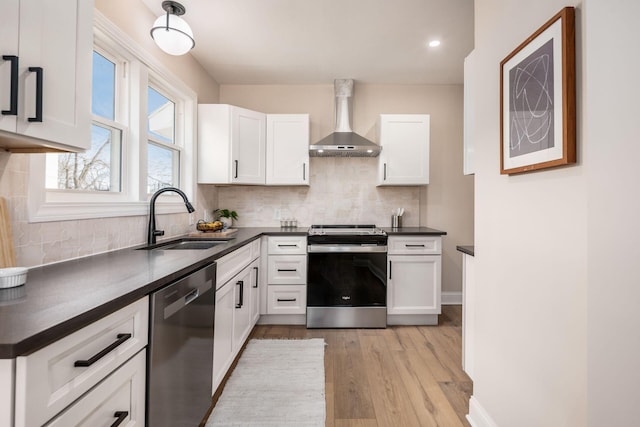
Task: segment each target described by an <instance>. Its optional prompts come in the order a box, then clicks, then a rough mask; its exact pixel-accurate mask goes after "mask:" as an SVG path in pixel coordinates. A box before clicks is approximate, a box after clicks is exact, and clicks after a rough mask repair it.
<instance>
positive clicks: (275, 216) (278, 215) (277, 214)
mask: <svg viewBox="0 0 640 427" xmlns="http://www.w3.org/2000/svg"><path fill="white" fill-rule="evenodd" d="M281 216H282V212H280V209H274V210H273V219H277V220H280V218H281Z"/></svg>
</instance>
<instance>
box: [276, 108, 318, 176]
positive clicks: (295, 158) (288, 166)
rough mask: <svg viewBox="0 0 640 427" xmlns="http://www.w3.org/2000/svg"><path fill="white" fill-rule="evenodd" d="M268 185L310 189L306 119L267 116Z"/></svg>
mask: <svg viewBox="0 0 640 427" xmlns="http://www.w3.org/2000/svg"><path fill="white" fill-rule="evenodd" d="M266 183H267V185H309V115H308V114H268V115H267V180H266Z"/></svg>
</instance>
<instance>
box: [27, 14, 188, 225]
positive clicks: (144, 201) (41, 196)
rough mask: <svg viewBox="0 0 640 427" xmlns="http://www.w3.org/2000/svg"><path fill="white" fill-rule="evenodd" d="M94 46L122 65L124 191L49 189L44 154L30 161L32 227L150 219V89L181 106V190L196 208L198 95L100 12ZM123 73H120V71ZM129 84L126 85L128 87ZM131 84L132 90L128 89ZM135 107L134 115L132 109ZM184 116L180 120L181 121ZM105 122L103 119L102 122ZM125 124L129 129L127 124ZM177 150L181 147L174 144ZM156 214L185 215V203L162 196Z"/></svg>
mask: <svg viewBox="0 0 640 427" xmlns="http://www.w3.org/2000/svg"><path fill="white" fill-rule="evenodd" d="M94 46H95V48H96V50H97V51H98V52H99V53H101V54H102V51H104V52H106V53H107V54H108V55H109V56H110V59H113V58H114V57H115V58H118V60H120V59H122V60H123V62H122V64H119V65H121V66H120V67H116V68H117V72H118V73H124V75H125V76H126V79H121V78H116V82H120V83H117V84H116V91H118V92H117V93H118V95H120V97H121V99H125V98H126V100H125V102H123V103H122V104H121V105H118V106H116V121H115V122H114V124H115V125H116V127H118V128H122V129H123V133H122V147H123V150H122V151H123V155H122V164H121V191H120V192H112V191H110V192H91V191H77V190H73V191H65V190H52V189H46V188H45V155H44V154H33V155H31V156H30V159H29V161H30V174H29V176H30V178H29V192H28V193H29V195H28V211H29V222H47V221H65V220H75V219H90V218H105V217H121V216H137V215H147V214H148V212H149V206H148V205H149V198H150V195H148V194H147V182H146V178H147V173H146V172H147V158H146V154H147V153H146V150H147V148H146V147H147V141H148V140H149V138H148V134H147V86H148V85H149V82H151V86H152V87H154V88H161V89H162V90H163V91H165V92H166V93H168V94H170V95H171V97H172V101H174V102H175V103H176V130H175V132H176V136H175V139H176V141H175V142H176V143H177V142H178V138H179V139H180V142H179V149H180V150H181V154H180V177H179V179H180V189H181V190H182V191H184V192H185V193H186V194H187V196H188V197H189V200H190V201H191V202H192V204H194V205H195V202H196V200H195V194H196V185H195V183H196V178H195V174H196V163H195V150H196V145H195V144H196V119H197V114H196V112H197V95H196V93H195V92H194V91H193V90H192V89H191V88H189V87H188V86H187V85H186V84H184V83H183V82H181V81H180V79H178V78H177V77H175V76H174V75H173V74H172V73H171V72H169V71H168V70H167V69H166V68H165V67H164V65H162V64H161V63H160V62H159V61H158V60H157V59H156V58H155V57H153V56H152V55H151V54H149V53H148V52H146V51H145V50H143V49H142V48H141V47H140V46H138V44H137V43H136V42H135V41H133V40H132V39H131V38H130V37H129V36H128V35H126V34H125V33H123V32H122V31H121V30H120V29H119V28H118V27H117V26H115V25H114V24H113V23H111V22H110V21H109V20H108V19H107V18H105V17H104V15H102V14H101V13H100V12H99V11H97V10H96V11H95V18H94ZM118 68H119V69H118ZM123 81H124V82H127V83H126V84H123ZM127 85H128V86H127ZM129 107H130V110H129V109H128V108H129ZM179 114H180V116H179ZM103 120H104V119H100V121H103ZM123 124H124V125H123ZM175 145H176V147H175V148H178V144H175ZM156 212H157V213H158V214H164V213H180V212H185V208H184V202H183V201H182V198H180V197H179V196H178V195H174V194H173V193H165V194H163V195H162V196H161V197H160V198H159V199H158V201H157V206H156Z"/></svg>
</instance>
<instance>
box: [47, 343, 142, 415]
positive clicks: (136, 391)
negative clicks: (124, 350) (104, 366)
mask: <svg viewBox="0 0 640 427" xmlns="http://www.w3.org/2000/svg"><path fill="white" fill-rule="evenodd" d="M146 353H147V352H146V351H145V350H142V351H140V352H139V353H138V354H137V355H136V356H134V357H133V358H132V359H131V360H129V361H128V362H127V363H125V364H124V365H122V366H121V367H120V368H118V369H117V370H116V371H115V372H114V373H113V374H111V375H110V376H109V377H107V379H105V380H104V381H102V382H101V383H100V384H98V385H97V386H96V387H95V388H93V389H92V390H91V391H89V392H88V393H87V394H85V395H84V396H83V397H82V398H80V399H79V400H78V401H77V402H75V403H74V404H73V405H71V406H70V407H69V408H67V409H66V410H64V411H63V412H62V413H61V414H60V415H58V416H57V417H56V418H54V419H53V420H52V421H51V422H50V423H49V424H47V426H48V427H68V426H79V427H80V426H81V427H94V426H114V425H122V426H127V427H134V426H137V427H143V426H144V425H145V412H144V411H145V370H146V368H145V367H146V360H147V358H146Z"/></svg>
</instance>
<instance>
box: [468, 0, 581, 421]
mask: <svg viewBox="0 0 640 427" xmlns="http://www.w3.org/2000/svg"><path fill="white" fill-rule="evenodd" d="M571 3H573V4H574V5H577V6H578V10H577V15H576V18H577V19H576V21H577V22H578V28H577V40H578V42H577V70H578V72H577V93H578V105H581V103H582V102H583V100H584V99H585V98H586V95H587V93H586V92H587V91H586V90H585V86H584V76H585V73H584V72H583V70H584V62H585V61H584V55H583V53H584V51H583V48H582V46H583V39H584V29H585V27H584V25H583V23H582V22H583V14H582V10H581V7H580V3H579V2H575V1H574V2H571V1H570V2H567V1H566V0H540V1H535V2H534V1H530V0H476V2H475V11H476V16H475V29H476V38H475V46H476V47H475V55H476V58H475V59H476V67H477V68H476V69H475V70H474V75H475V76H476V78H477V79H478V83H477V84H475V85H474V87H475V93H474V98H473V102H472V104H471V105H470V108H471V114H473V115H474V119H473V122H474V123H475V128H474V129H472V135H473V138H474V144H475V153H476V154H475V165H476V175H475V198H476V199H475V200H476V201H475V254H476V257H475V261H476V287H477V289H476V299H475V301H473V302H471V303H472V304H473V309H474V312H475V313H476V315H475V318H474V319H472V320H471V321H473V322H474V326H475V345H474V348H473V353H474V356H475V371H474V378H473V380H474V387H473V398H472V402H471V414H470V416H471V418H472V421H474V423H475V425H478V426H483V425H491V422H483V420H482V419H481V417H480V414H481V412H482V410H484V411H486V414H487V415H488V417H489V419H492V421H493V423H495V424H496V425H499V426H504V427H510V426H518V427H527V426H531V427H538V426H584V425H586V408H587V392H586V378H587V374H586V369H587V355H586V350H587V341H586V339H587V322H586V313H587V310H586V308H587V265H588V257H587V230H588V228H587V209H586V208H587V183H588V180H587V173H590V171H589V169H588V168H587V167H586V166H585V162H584V156H585V155H586V154H584V153H585V152H586V150H585V144H586V140H585V138H584V134H585V126H584V124H585V123H586V122H587V119H586V118H585V117H584V116H583V109H582V108H581V107H578V153H579V161H578V164H577V165H574V166H570V167H564V168H558V169H553V170H543V171H539V172H535V173H528V174H523V175H518V176H506V175H500V163H499V156H500V149H499V147H500V134H499V124H500V117H499V115H500V107H499V93H500V87H499V86H500V85H499V83H500V78H499V75H500V74H499V72H500V66H499V64H500V61H501V60H502V59H503V58H504V57H505V56H507V55H508V54H509V53H510V52H511V51H512V50H513V49H514V48H516V47H517V46H518V45H519V44H520V43H521V42H522V41H524V40H525V39H526V38H527V37H529V36H530V35H531V34H532V33H533V32H535V31H536V30H537V29H538V28H539V27H540V26H541V25H542V24H544V23H545V22H546V21H547V20H548V19H549V18H551V17H552V16H553V15H555V14H556V13H557V12H558V11H559V10H560V9H562V7H564V6H567V5H571ZM590 93H591V92H590Z"/></svg>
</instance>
